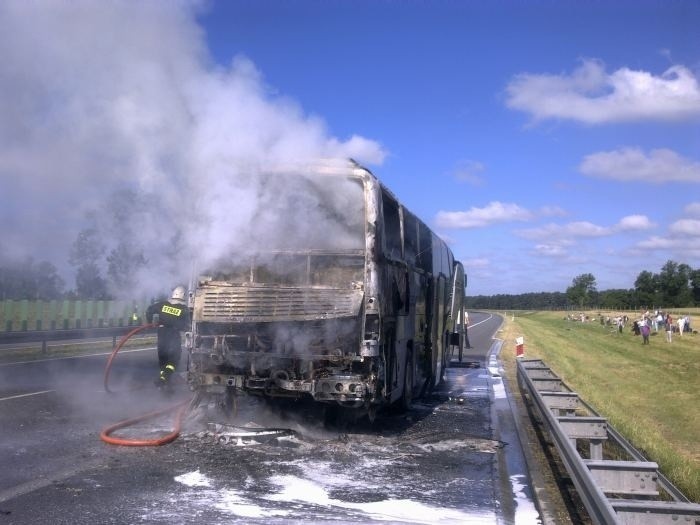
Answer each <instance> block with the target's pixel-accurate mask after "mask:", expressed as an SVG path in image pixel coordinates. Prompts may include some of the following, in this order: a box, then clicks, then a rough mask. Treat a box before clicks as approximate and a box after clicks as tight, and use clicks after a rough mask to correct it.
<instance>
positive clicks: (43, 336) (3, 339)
mask: <svg viewBox="0 0 700 525" xmlns="http://www.w3.org/2000/svg"><path fill="white" fill-rule="evenodd" d="M134 328H136V326H116V327H108V328H85V329H68V330H34V331H19V332H0V345H11V344H25V343H41V348H42V351H43V352H46V349H47V346H48V343H50V342H55V341H69V340H80V339H110V338H111V339H112V346H114V345H115V344H116V341H117V339H118V338H121V337H123V336H124V335H126V334H128V333H129V332H130V331H132V330H133V329H134ZM155 331H156V329H155V328H149V329H146V330H144V331H143V332H141V334H139V335H140V336H143V335H153V334H154V333H155ZM0 351H1V349H0Z"/></svg>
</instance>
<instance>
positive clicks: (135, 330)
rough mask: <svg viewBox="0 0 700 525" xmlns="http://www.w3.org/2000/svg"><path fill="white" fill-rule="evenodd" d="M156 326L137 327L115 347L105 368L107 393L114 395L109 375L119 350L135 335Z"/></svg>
mask: <svg viewBox="0 0 700 525" xmlns="http://www.w3.org/2000/svg"><path fill="white" fill-rule="evenodd" d="M155 326H156V325H154V324H152V323H151V324H145V325H143V326H137V327H136V328H134V329H133V330H131V331H130V332H129V333H128V334H126V335H125V336H124V337H122V338H121V339H120V341H119V343H118V344H117V346H115V347H114V350H112V353H111V354H110V356H109V359H108V360H107V365H106V366H105V382H104V384H105V390H106V391H107V392H109V393H110V394H113V393H114V392H112V391H111V390H110V389H109V373H110V372H111V370H112V361H114V356H116V355H117V352H119V350H121V348H122V346H124V343H126V342H127V341H128V340H129V339H131V337H132V336H133V335H134V334H138V333H139V332H141V331H142V330H146V329H148V328H154V327H155Z"/></svg>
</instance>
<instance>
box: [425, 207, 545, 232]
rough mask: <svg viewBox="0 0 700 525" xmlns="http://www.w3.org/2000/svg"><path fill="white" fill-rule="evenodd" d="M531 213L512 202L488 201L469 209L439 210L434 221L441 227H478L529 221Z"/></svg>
mask: <svg viewBox="0 0 700 525" xmlns="http://www.w3.org/2000/svg"><path fill="white" fill-rule="evenodd" d="M532 218H533V214H532V213H531V212H530V211H528V210H526V209H524V208H521V207H520V206H518V205H517V204H513V203H502V202H498V201H493V202H490V203H489V204H488V205H486V207H484V208H470V209H469V211H440V212H438V214H437V217H436V219H435V222H436V223H437V225H438V226H439V227H441V228H480V227H483V226H489V225H491V224H497V223H503V222H514V221H529V220H531V219H532Z"/></svg>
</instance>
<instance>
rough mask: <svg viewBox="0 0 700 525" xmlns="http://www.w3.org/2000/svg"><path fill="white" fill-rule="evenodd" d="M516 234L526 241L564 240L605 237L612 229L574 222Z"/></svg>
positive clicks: (548, 225) (521, 231)
mask: <svg viewBox="0 0 700 525" xmlns="http://www.w3.org/2000/svg"><path fill="white" fill-rule="evenodd" d="M516 233H517V234H518V235H520V236H521V237H524V238H526V239H564V238H577V237H605V236H607V235H611V234H612V229H611V228H606V227H603V226H598V225H596V224H593V223H591V222H588V221H576V222H569V223H567V224H554V223H550V224H547V225H545V226H542V227H539V228H529V229H526V230H519V231H518V232H516Z"/></svg>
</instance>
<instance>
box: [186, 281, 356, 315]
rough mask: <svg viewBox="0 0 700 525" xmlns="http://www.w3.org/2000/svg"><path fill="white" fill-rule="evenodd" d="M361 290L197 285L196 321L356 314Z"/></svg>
mask: <svg viewBox="0 0 700 525" xmlns="http://www.w3.org/2000/svg"><path fill="white" fill-rule="evenodd" d="M363 296H364V294H363V292H362V290H348V289H342V290H339V289H336V288H313V287H282V286H262V285H258V286H251V285H245V284H226V285H224V286H212V285H211V284H209V285H208V286H207V287H206V288H200V289H199V290H198V291H197V296H196V297H195V307H194V320H195V322H214V323H217V322H219V323H231V322H234V323H251V322H273V321H274V322H286V321H311V320H316V319H334V318H340V317H353V316H356V315H358V314H359V312H360V307H361V305H362V299H363Z"/></svg>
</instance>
